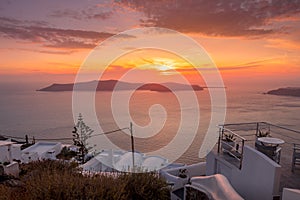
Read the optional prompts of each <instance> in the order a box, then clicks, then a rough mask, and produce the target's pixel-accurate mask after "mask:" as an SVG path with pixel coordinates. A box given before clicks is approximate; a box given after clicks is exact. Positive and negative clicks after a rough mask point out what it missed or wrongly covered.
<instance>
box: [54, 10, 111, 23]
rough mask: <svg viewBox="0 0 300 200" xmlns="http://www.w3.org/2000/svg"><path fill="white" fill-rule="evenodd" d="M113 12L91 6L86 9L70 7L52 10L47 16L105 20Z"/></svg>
mask: <svg viewBox="0 0 300 200" xmlns="http://www.w3.org/2000/svg"><path fill="white" fill-rule="evenodd" d="M112 14H113V12H112V11H111V10H100V9H97V7H96V8H94V7H91V8H87V9H86V10H84V9H83V10H71V9H61V10H55V11H53V12H52V13H51V14H50V15H49V16H50V17H58V18H64V17H67V18H72V19H76V20H90V19H101V20H105V19H108V18H109V17H111V16H112Z"/></svg>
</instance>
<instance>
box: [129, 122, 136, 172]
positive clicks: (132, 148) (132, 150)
mask: <svg viewBox="0 0 300 200" xmlns="http://www.w3.org/2000/svg"><path fill="white" fill-rule="evenodd" d="M129 129H130V136H131V152H132V171H133V172H134V171H135V169H134V168H135V167H134V140H133V130H132V122H130V126H129Z"/></svg>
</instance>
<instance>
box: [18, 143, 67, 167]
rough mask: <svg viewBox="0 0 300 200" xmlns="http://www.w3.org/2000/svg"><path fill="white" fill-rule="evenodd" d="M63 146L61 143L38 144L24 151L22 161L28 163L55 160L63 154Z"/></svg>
mask: <svg viewBox="0 0 300 200" xmlns="http://www.w3.org/2000/svg"><path fill="white" fill-rule="evenodd" d="M61 149H62V144H61V143H60V142H37V143H36V144H34V145H32V146H30V147H28V148H26V149H23V150H22V157H21V161H22V162H23V163H28V162H30V161H36V160H44V159H51V160H55V159H56V156H57V155H58V154H59V153H60V152H61Z"/></svg>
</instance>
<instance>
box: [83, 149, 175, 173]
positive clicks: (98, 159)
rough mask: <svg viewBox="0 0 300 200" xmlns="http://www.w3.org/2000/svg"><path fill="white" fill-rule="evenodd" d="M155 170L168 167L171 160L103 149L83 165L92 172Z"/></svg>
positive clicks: (84, 168)
mask: <svg viewBox="0 0 300 200" xmlns="http://www.w3.org/2000/svg"><path fill="white" fill-rule="evenodd" d="M132 155H134V168H135V169H136V170H139V171H154V170H159V169H161V168H163V167H166V166H167V165H168V164H169V162H168V160H167V159H165V158H162V157H160V156H146V155H145V154H142V153H138V152H134V154H132V152H128V151H121V150H103V151H102V152H101V153H100V154H98V155H97V156H95V157H94V158H92V159H91V160H89V161H88V162H86V163H85V164H83V165H82V168H83V170H85V171H90V172H104V171H127V172H128V171H132V170H133V161H132Z"/></svg>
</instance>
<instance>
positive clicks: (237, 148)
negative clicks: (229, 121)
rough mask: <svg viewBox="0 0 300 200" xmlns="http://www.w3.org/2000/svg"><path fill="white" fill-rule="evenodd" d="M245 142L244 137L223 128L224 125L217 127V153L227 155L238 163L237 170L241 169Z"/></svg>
mask: <svg viewBox="0 0 300 200" xmlns="http://www.w3.org/2000/svg"><path fill="white" fill-rule="evenodd" d="M245 141H246V139H245V138H244V137H242V136H240V135H238V134H237V133H235V132H233V131H232V130H230V129H227V128H225V125H220V126H219V141H218V153H220V152H221V151H223V152H224V153H228V154H229V155H230V156H231V157H233V158H234V159H235V160H236V161H237V162H238V163H239V164H238V167H239V169H241V168H242V161H243V153H244V145H245Z"/></svg>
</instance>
